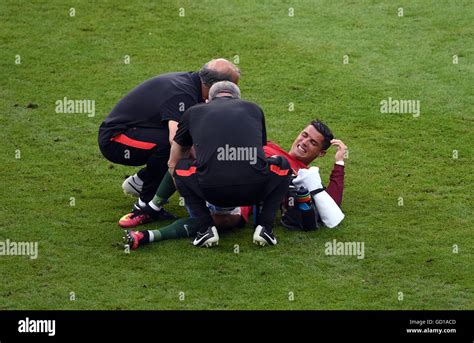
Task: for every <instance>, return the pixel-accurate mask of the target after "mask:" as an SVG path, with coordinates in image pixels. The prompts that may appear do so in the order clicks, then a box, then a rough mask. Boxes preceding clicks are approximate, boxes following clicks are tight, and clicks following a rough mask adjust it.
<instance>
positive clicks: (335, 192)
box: [240, 141, 344, 221]
mask: <svg viewBox="0 0 474 343" xmlns="http://www.w3.org/2000/svg"><path fill="white" fill-rule="evenodd" d="M263 151H265V156H266V157H271V156H273V155H278V156H283V157H285V158H286V159H287V160H288V162H289V163H290V166H291V169H293V174H297V173H298V170H300V169H301V168H309V167H308V166H307V165H306V164H304V163H303V162H301V161H298V160H297V159H295V158H294V157H292V156H290V155H289V154H288V152H286V151H285V150H283V149H282V148H281V147H280V146H279V145H277V144H275V143H273V142H272V141H268V142H267V145H265V146H264V147H263ZM343 190H344V166H341V165H339V164H334V168H333V170H332V172H331V176H330V177H329V184H328V186H327V187H326V192H327V193H328V194H329V195H330V196H331V198H333V199H334V201H335V202H336V204H337V205H338V206H341V203H342V193H343ZM240 209H241V213H242V217H243V218H244V220H245V221H248V217H249V214H250V212H251V211H252V207H250V206H246V207H241V208H240Z"/></svg>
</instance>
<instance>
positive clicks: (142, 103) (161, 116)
mask: <svg viewBox="0 0 474 343" xmlns="http://www.w3.org/2000/svg"><path fill="white" fill-rule="evenodd" d="M239 77H240V71H239V69H238V68H237V67H236V66H235V65H234V64H232V63H231V62H229V61H227V60H225V59H222V58H220V59H215V60H212V61H210V62H208V63H206V64H205V65H204V66H203V67H202V69H201V70H200V71H199V72H182V73H168V74H163V75H159V76H157V77H154V78H152V79H150V80H147V81H145V82H143V83H142V84H141V85H139V86H138V87H136V88H135V89H133V90H132V91H131V92H130V93H128V94H127V95H126V96H125V97H124V98H123V99H122V100H120V102H119V103H118V104H117V105H116V106H115V107H114V109H113V110H112V111H111V112H110V114H109V115H108V116H107V118H105V120H104V122H103V123H102V124H101V126H100V128H99V148H100V151H101V152H102V154H103V155H104V157H105V158H107V159H108V160H109V161H111V162H114V163H118V164H123V165H127V166H143V165H145V166H144V167H143V168H142V169H141V170H140V171H139V172H138V173H137V174H135V175H133V176H130V177H129V178H128V179H126V180H125V181H124V182H123V184H122V188H123V190H124V192H125V193H126V194H131V195H134V196H137V197H139V199H138V201H137V202H136V204H135V205H134V208H135V209H139V208H140V206H145V205H146V203H148V202H149V201H150V200H151V199H152V198H153V196H154V195H155V193H156V190H157V188H158V185H159V184H160V182H161V181H162V179H163V177H164V176H165V174H167V173H168V166H167V162H168V159H169V154H170V147H171V145H170V144H171V142H172V141H173V139H174V135H175V133H176V130H177V126H178V122H179V120H180V118H181V116H182V114H183V113H184V111H185V110H187V109H188V108H190V107H192V106H194V105H196V104H198V103H202V102H204V101H205V100H207V98H208V95H209V89H210V87H211V86H212V85H213V84H214V83H215V82H218V81H223V80H229V81H233V82H235V83H237V82H238V81H239ZM155 215H156V218H159V219H174V217H173V216H172V215H170V214H169V213H167V212H166V211H165V210H164V209H162V210H161V211H158V212H157V213H156V214H155Z"/></svg>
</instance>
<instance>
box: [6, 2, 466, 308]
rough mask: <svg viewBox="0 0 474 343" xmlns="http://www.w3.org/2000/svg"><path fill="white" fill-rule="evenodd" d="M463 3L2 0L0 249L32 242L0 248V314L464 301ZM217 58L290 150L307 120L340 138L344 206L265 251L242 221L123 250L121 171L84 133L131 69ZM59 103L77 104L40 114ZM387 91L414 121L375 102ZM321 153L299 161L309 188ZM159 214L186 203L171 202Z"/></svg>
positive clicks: (125, 87)
mask: <svg viewBox="0 0 474 343" xmlns="http://www.w3.org/2000/svg"><path fill="white" fill-rule="evenodd" d="M400 9H402V10H401V11H400ZM473 13H474V12H473V7H472V3H471V1H469V0H467V1H424V0H419V1H408V0H400V1H398V2H392V1H388V0H386V1H370V0H364V1H310V0H307V1H306V0H305V1H303V0H292V1H290V0H287V1H260V2H256V1H250V0H248V1H243V0H242V1H217V0H215V1H185V0H176V1H140V2H134V1H122V0H121V1H113V2H112V1H109V2H102V1H75V2H66V1H33V2H31V3H30V2H24V1H11V0H8V1H2V2H1V3H0V46H1V49H0V71H1V78H0V113H1V116H0V127H1V134H0V143H1V144H0V146H1V149H0V165H1V167H0V178H1V187H0V215H1V217H0V218H1V219H0V241H6V240H7V239H9V240H10V241H16V242H23V241H27V242H38V244H39V251H38V258H37V259H30V258H29V257H27V256H0V275H1V279H2V280H1V282H0V309H290V310H291V309H452V310H454V309H471V310H472V309H474V295H473V285H474V264H473V261H474V258H473V257H474V255H473V247H474V238H473V233H472V230H473V228H474V215H473V213H474V211H473V183H474V177H473V175H474V168H473V161H474V159H473V153H474V151H473V146H474V142H473V124H474V116H473V104H474V95H473V92H472V89H473V85H474V79H473V72H474V68H473V64H472V63H473V54H474V46H473V44H472V42H473V37H474V29H473V25H472V23H473V19H474V17H473ZM127 56H128V57H129V61H128V59H127ZM215 57H225V58H228V59H231V60H234V61H237V59H238V64H239V67H240V68H241V70H242V79H241V83H240V86H241V89H242V96H243V98H245V99H248V100H251V101H255V102H257V103H258V104H259V105H260V106H261V107H262V108H263V110H264V112H265V115H266V120H267V130H268V136H269V138H270V139H271V140H273V141H276V142H278V143H279V144H280V145H281V146H283V147H284V148H289V147H290V145H291V143H292V141H293V139H294V138H295V136H296V135H297V133H298V132H299V130H300V129H301V128H302V127H303V126H304V125H305V124H307V123H308V122H309V121H310V120H311V119H313V118H320V119H322V120H323V121H325V122H326V123H327V124H328V125H329V126H330V127H331V129H332V130H333V132H334V133H335V136H336V138H339V139H342V140H343V141H344V142H345V143H346V144H347V145H348V147H349V156H348V158H347V160H346V161H347V162H346V187H345V193H344V201H343V211H344V212H345V214H346V218H345V220H344V222H343V223H342V224H341V225H340V226H339V227H338V228H337V229H321V230H319V231H317V232H310V233H305V232H289V231H286V230H285V229H284V228H283V227H281V226H277V227H276V228H275V232H276V235H277V237H278V239H279V244H278V245H277V246H275V247H272V248H259V247H257V246H255V245H254V244H252V240H251V237H252V233H253V229H252V228H251V227H250V225H249V226H247V227H246V228H244V229H242V230H234V231H233V232H231V233H229V234H225V235H222V237H221V241H220V245H219V247H218V248H215V249H197V248H194V247H192V246H191V245H190V241H189V240H187V239H184V240H177V241H166V242H160V243H158V244H154V245H150V246H147V247H144V248H143V249H141V250H139V251H136V252H132V253H131V254H125V253H124V252H123V250H122V249H121V248H120V246H119V244H118V243H119V242H120V239H121V236H122V231H121V230H120V228H119V227H118V225H117V220H118V219H119V217H120V216H121V215H123V214H124V213H126V212H127V211H129V210H130V208H131V205H132V202H133V199H132V198H129V197H126V196H124V195H123V193H122V190H121V187H120V186H121V182H122V180H123V179H124V177H125V176H126V175H131V174H132V173H134V172H135V171H136V170H137V169H136V168H132V167H124V166H118V165H112V164H111V163H109V162H108V161H106V160H105V159H104V158H103V157H102V156H101V154H100V152H99V149H98V146H97V131H98V127H99V125H100V123H101V122H102V120H103V118H104V117H105V116H106V115H107V114H108V113H109V111H110V110H111V109H112V107H113V106H114V105H115V104H116V103H117V102H118V101H119V100H120V98H121V97H122V96H124V95H125V94H126V93H127V92H128V91H129V90H130V89H132V88H133V87H135V86H136V85H138V84H139V83H141V82H142V81H144V80H146V79H148V78H151V77H153V76H155V75H158V74H161V73H165V72H170V71H189V70H197V69H199V68H200V67H201V65H202V64H204V63H205V62H207V61H208V60H210V59H212V58H215ZM127 62H129V63H127ZM64 97H67V98H68V99H90V100H94V101H95V115H94V116H89V115H88V114H86V113H74V114H73V113H56V111H55V108H56V106H55V102H56V101H57V100H60V99H63V98H64ZM390 97H391V98H392V99H411V100H416V101H419V103H420V109H421V113H420V115H419V116H414V115H413V114H411V113H381V107H380V103H381V101H383V100H387V99H389V98H390ZM290 103H292V104H293V106H294V109H293V110H292V111H290V110H289V109H290V106H292V105H291V104H290ZM333 155H334V150H333V149H331V150H329V152H328V156H327V157H325V158H323V159H318V160H317V161H316V162H315V165H318V166H320V168H321V174H322V176H323V181H327V179H328V177H329V173H330V170H331V167H332V164H333V161H334V158H333ZM71 205H74V206H71ZM401 205H403V206H401ZM169 209H170V210H171V211H172V212H173V213H175V214H178V215H179V216H185V215H186V212H185V209H184V208H183V207H182V206H180V205H179V199H178V197H177V196H176V195H175V196H174V197H173V198H172V199H171V202H170V206H169ZM147 227H155V225H153V224H152V225H148V226H147ZM333 239H336V240H337V241H340V242H352V241H356V242H364V244H365V256H364V258H363V259H357V258H356V257H355V256H328V255H326V254H325V243H326V242H331V241H332V240H333ZM236 245H238V249H239V253H236V252H235V250H236Z"/></svg>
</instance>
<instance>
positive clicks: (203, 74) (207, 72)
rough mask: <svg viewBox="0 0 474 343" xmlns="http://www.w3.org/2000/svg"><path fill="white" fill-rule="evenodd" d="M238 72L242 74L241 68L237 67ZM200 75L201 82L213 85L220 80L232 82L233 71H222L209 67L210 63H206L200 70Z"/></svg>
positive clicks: (209, 85) (208, 85)
mask: <svg viewBox="0 0 474 343" xmlns="http://www.w3.org/2000/svg"><path fill="white" fill-rule="evenodd" d="M237 72H238V73H239V74H240V70H239V69H238V68H237ZM199 77H200V78H201V82H202V83H203V84H204V85H205V86H207V87H209V88H210V87H211V86H212V85H213V84H214V83H216V82H219V81H230V82H232V74H231V73H220V72H218V71H216V70H213V69H210V68H209V63H206V64H205V65H204V66H203V67H202V68H201V70H200V71H199Z"/></svg>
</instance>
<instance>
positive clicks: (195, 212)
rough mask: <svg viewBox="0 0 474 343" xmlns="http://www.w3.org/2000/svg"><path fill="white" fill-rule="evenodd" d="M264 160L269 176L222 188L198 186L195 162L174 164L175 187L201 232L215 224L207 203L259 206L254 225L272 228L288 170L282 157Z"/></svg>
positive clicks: (286, 163) (286, 185)
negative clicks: (258, 180)
mask: <svg viewBox="0 0 474 343" xmlns="http://www.w3.org/2000/svg"><path fill="white" fill-rule="evenodd" d="M267 161H268V166H269V173H268V174H267V175H264V176H262V181H261V182H258V183H251V184H245V183H244V184H242V181H245V180H240V182H238V184H237V185H232V186H225V187H210V186H208V185H207V184H208V183H206V186H205V187H203V186H202V185H200V184H199V180H198V175H197V173H196V162H195V161H193V160H189V159H183V160H180V161H179V162H178V163H177V165H176V169H175V174H174V177H175V181H176V188H177V189H178V191H179V193H180V194H181V195H182V196H183V198H184V201H185V203H186V207H187V209H188V211H189V212H190V215H191V217H193V218H197V219H198V221H199V226H200V229H206V228H207V227H208V226H212V225H214V223H213V220H212V217H211V214H210V212H209V209H208V208H207V206H206V201H208V202H210V203H211V204H213V205H216V206H220V207H237V206H248V205H255V204H260V203H261V210H260V213H259V215H258V218H257V225H262V226H265V227H267V228H272V227H273V221H274V220H275V216H276V213H277V211H278V209H279V207H280V203H281V201H282V200H283V198H284V197H285V195H286V192H287V191H288V186H289V183H290V177H291V168H290V165H289V163H288V161H287V160H286V159H285V158H284V157H282V156H277V157H271V158H268V159H267ZM220 181H221V180H220Z"/></svg>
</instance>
